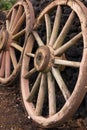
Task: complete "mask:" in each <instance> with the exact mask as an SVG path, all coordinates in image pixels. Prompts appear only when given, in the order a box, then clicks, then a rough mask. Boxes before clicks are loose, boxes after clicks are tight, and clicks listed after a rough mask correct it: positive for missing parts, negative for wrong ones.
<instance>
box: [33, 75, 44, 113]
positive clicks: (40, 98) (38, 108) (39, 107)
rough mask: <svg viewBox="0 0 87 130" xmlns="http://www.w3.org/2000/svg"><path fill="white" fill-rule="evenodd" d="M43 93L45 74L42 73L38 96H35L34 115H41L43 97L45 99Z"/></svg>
mask: <svg viewBox="0 0 87 130" xmlns="http://www.w3.org/2000/svg"><path fill="white" fill-rule="evenodd" d="M45 93H46V74H43V75H42V78H41V84H40V89H39V93H38V98H37V104H36V110H35V112H36V115H38V116H39V115H41V113H42V109H43V104H44V99H45Z"/></svg>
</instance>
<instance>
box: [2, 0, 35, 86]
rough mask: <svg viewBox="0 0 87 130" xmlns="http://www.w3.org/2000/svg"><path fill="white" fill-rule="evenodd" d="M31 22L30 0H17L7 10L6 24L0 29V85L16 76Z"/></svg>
mask: <svg viewBox="0 0 87 130" xmlns="http://www.w3.org/2000/svg"><path fill="white" fill-rule="evenodd" d="M31 20H32V22H31ZM33 24H34V12H33V7H32V5H31V3H30V2H28V3H27V1H19V2H17V3H16V4H15V5H14V6H13V7H12V8H11V10H10V11H9V13H8V15H7V19H6V25H5V26H4V27H2V29H1V30H0V34H1V35H0V57H1V58H0V63H1V68H0V84H1V85H7V84H10V83H12V82H13V80H14V79H15V78H16V77H17V75H18V72H19V71H20V68H21V60H22V53H23V50H24V45H25V44H26V38H27V35H28V34H29V32H30V30H31V29H32V27H33Z"/></svg>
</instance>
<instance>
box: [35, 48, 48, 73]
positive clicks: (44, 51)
mask: <svg viewBox="0 0 87 130" xmlns="http://www.w3.org/2000/svg"><path fill="white" fill-rule="evenodd" d="M49 61H50V49H49V48H48V47H47V46H42V47H40V48H39V49H38V50H37V51H36V54H35V58H34V66H35V68H36V70H37V71H45V70H46V69H47V67H48V64H49Z"/></svg>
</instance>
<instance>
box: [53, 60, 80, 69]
mask: <svg viewBox="0 0 87 130" xmlns="http://www.w3.org/2000/svg"><path fill="white" fill-rule="evenodd" d="M54 64H57V65H64V66H70V67H75V68H79V67H80V62H75V61H68V60H60V59H57V58H55V60H54Z"/></svg>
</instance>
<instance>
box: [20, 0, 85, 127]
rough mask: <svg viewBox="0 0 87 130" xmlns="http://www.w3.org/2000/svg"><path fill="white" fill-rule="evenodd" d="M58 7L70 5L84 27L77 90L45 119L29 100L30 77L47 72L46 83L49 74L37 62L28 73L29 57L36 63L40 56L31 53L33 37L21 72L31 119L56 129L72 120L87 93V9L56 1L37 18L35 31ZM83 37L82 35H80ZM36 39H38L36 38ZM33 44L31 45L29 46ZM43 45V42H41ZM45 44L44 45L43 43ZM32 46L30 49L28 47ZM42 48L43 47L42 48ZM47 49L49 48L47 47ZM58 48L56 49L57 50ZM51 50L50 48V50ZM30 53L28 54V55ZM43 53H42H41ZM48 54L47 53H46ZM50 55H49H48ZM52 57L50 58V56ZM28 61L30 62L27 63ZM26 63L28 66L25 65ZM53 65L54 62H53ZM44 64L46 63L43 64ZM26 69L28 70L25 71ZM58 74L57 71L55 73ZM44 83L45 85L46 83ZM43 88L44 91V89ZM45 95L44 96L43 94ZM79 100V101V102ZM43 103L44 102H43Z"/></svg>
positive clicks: (24, 98) (26, 106) (70, 2)
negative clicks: (48, 14)
mask: <svg viewBox="0 0 87 130" xmlns="http://www.w3.org/2000/svg"><path fill="white" fill-rule="evenodd" d="M57 5H68V6H69V7H71V8H72V9H73V10H74V11H75V12H76V14H77V15H78V17H79V19H80V22H81V27H82V34H83V40H84V48H85V49H84V50H83V57H82V61H81V63H80V65H79V64H77V65H76V66H77V67H78V66H80V68H79V69H80V71H79V76H78V80H77V83H76V85H75V88H74V90H73V92H72V95H71V96H70V97H69V98H68V99H67V101H66V103H65V104H64V106H63V107H62V109H61V110H60V111H59V112H57V113H56V114H55V112H54V114H53V115H51V116H49V117H48V118H47V117H46V118H45V117H43V116H41V115H39V114H37V113H36V110H35V107H34V106H33V103H32V100H31V99H29V95H31V92H30V90H29V88H28V87H29V86H28V85H29V81H28V80H27V79H28V77H29V76H31V74H32V73H34V72H35V71H36V70H37V71H40V72H42V71H43V70H45V72H44V73H43V81H44V82H45V80H44V79H45V73H46V72H47V71H46V69H43V68H44V67H42V68H39V69H37V68H38V67H37V66H36V62H35V68H36V69H35V68H34V69H33V70H31V71H30V72H29V73H28V72H27V70H28V66H29V63H28V62H30V58H29V57H34V60H35V61H36V59H37V58H36V57H37V56H38V53H37V52H38V50H37V51H36V54H35V55H33V54H32V53H31V50H32V46H33V44H34V43H33V42H34V40H33V36H32V35H31V36H30V37H29V39H28V42H27V45H26V48H25V52H24V56H23V62H22V72H21V91H22V97H23V101H24V105H25V108H26V110H27V112H28V115H29V117H30V118H32V119H33V120H34V121H35V122H37V123H38V124H39V125H41V126H43V127H54V126H56V124H60V123H63V122H65V121H66V120H67V119H68V118H70V117H71V116H72V115H73V114H74V113H75V112H76V110H77V108H78V107H79V105H80V103H81V101H82V99H83V97H84V95H85V93H86V88H85V86H86V85H87V81H86V76H87V72H86V70H87V68H86V66H87V61H86V57H87V51H86V46H87V42H86V41H87V40H86V33H87V29H86V28H85V27H86V21H87V19H86V14H85V10H87V9H86V7H84V5H83V4H82V3H81V2H79V1H76V0H74V1H72V0H69V1H67V0H65V1H64V0H61V1H60V0H56V1H54V2H52V3H51V4H50V5H49V6H47V8H45V9H44V11H42V13H41V14H40V16H39V17H38V18H37V22H36V24H35V26H34V27H35V29H36V28H37V27H38V25H39V24H40V21H41V19H42V18H43V16H44V14H46V13H47V12H49V10H50V9H51V8H53V7H54V6H57ZM35 33H36V32H35V31H33V35H34V37H35ZM79 35H81V34H79ZM35 38H36V37H35ZM29 43H31V45H30V44H29ZM40 43H41V41H40ZM41 44H43V43H41ZM41 44H39V49H40V48H41V47H43V46H42V45H41ZM29 45H30V48H28V46H29ZM40 46H41V47H40ZM47 47H48V48H49V46H48V45H47ZM55 48H56V47H54V49H55ZM49 50H50V48H49ZM27 52H28V54H26V53H27ZM41 52H42V51H41ZM56 53H57V51H54V52H53V50H52V53H51V55H53V54H54V55H56ZM45 54H46V53H45ZM47 54H48V55H49V53H47ZM26 55H28V56H29V57H27V56H26ZM42 55H43V53H42V54H41V55H40V60H41V56H42ZM58 55H59V56H60V55H61V54H60V53H59V52H58ZM49 57H50V56H49ZM49 59H50V58H48V59H47V61H50V60H49ZM27 61H28V62H27ZM25 63H26V64H25ZM51 63H52V61H51ZM43 64H44V63H43ZM48 64H49V63H48V62H47V63H46V65H44V66H45V68H47V67H46V66H48ZM52 67H54V65H53V64H52V66H51V69H52ZM25 68H26V69H25ZM52 71H54V69H52ZM55 73H56V71H55ZM38 78H40V75H39V76H38ZM44 82H43V83H44ZM44 87H45V85H44ZM44 87H43V91H44V89H45V88H44ZM43 95H44V94H43ZM78 100H79V101H78ZM42 102H43V101H42Z"/></svg>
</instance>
